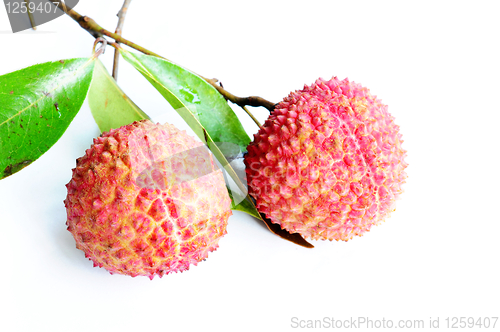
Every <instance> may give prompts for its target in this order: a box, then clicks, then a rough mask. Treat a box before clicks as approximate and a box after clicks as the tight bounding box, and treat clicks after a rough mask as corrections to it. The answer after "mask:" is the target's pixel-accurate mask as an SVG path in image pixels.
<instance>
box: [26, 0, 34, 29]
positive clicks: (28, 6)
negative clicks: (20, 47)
mask: <svg viewBox="0 0 500 332" xmlns="http://www.w3.org/2000/svg"><path fill="white" fill-rule="evenodd" d="M24 2H25V3H26V9H27V12H28V17H29V18H30V23H31V28H32V29H33V30H36V24H35V18H34V17H33V13H32V12H31V10H30V2H29V0H24Z"/></svg>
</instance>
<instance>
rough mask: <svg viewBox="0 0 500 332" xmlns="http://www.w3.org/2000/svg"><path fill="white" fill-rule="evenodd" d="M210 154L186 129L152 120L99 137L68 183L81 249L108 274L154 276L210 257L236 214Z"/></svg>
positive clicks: (71, 226)
mask: <svg viewBox="0 0 500 332" xmlns="http://www.w3.org/2000/svg"><path fill="white" fill-rule="evenodd" d="M200 146H201V148H200ZM207 151H208V150H206V149H205V148H204V147H203V144H202V143H200V142H197V141H195V140H194V139H193V138H192V137H190V136H188V135H187V134H186V133H185V132H184V131H180V130H178V129H177V128H175V127H174V126H172V125H169V124H165V125H160V124H154V123H152V122H151V121H149V120H143V121H140V122H134V123H132V124H130V125H126V126H123V127H121V128H118V129H112V130H110V131H109V132H106V133H103V134H102V135H101V136H100V137H98V138H96V139H94V144H93V145H92V146H91V148H90V149H88V150H87V151H86V153H85V155H84V156H83V157H81V158H79V159H77V166H76V168H75V169H73V176H72V179H71V181H70V182H69V183H68V184H67V185H66V187H67V189H68V195H67V198H66V200H65V201H64V203H65V206H66V210H67V222H66V224H67V226H68V230H69V231H70V232H71V233H72V234H73V236H74V238H75V241H76V247H77V248H78V249H81V250H83V251H84V252H85V256H86V257H88V258H89V259H90V260H92V261H93V262H94V266H99V267H103V268H105V269H106V270H108V271H109V272H110V273H111V274H113V273H117V274H124V275H130V276H132V277H135V276H139V275H143V276H148V277H149V278H150V279H153V277H154V276H155V275H158V276H160V277H161V276H163V275H165V274H168V273H170V272H178V271H180V272H182V271H185V270H187V269H188V268H189V266H190V264H193V265H197V263H198V262H200V261H202V260H204V259H205V258H207V256H208V253H209V252H211V251H214V250H216V249H217V247H218V241H219V239H220V238H221V237H222V236H223V235H224V234H226V226H227V219H228V218H229V216H230V215H231V214H232V213H231V210H230V204H231V201H230V198H229V195H228V193H227V189H226V186H225V183H224V178H223V176H222V172H221V170H220V169H216V168H215V166H214V163H213V160H212V159H211V157H210V155H209V154H208V152H207ZM207 159H208V160H207ZM207 165H208V166H207ZM207 167H208V168H209V170H208V171H207Z"/></svg>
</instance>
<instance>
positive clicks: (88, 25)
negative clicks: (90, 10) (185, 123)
mask: <svg viewBox="0 0 500 332" xmlns="http://www.w3.org/2000/svg"><path fill="white" fill-rule="evenodd" d="M49 1H50V2H52V3H54V4H56V5H57V6H58V7H59V9H61V10H62V11H64V12H65V13H66V14H67V15H68V16H70V17H71V18H72V19H73V20H74V21H76V22H78V24H80V26H81V27H82V28H83V29H84V30H86V31H87V32H88V33H90V34H91V35H92V36H94V37H95V38H98V37H102V36H103V35H104V36H108V37H110V38H113V39H114V40H115V41H116V42H117V43H121V44H124V45H127V46H128V47H131V48H133V49H135V50H137V51H139V52H142V53H144V54H147V55H152V56H155V57H158V58H162V59H165V58H164V57H162V56H161V55H159V54H156V53H154V52H152V51H150V50H148V49H146V48H144V47H142V46H139V45H137V44H135V43H133V42H131V41H129V40H127V39H125V38H123V37H122V36H120V35H119V34H116V33H113V32H110V31H108V30H106V29H104V28H103V27H101V26H100V25H99V24H97V23H96V21H94V20H93V19H91V18H90V17H88V16H83V15H80V14H78V13H77V12H76V11H74V10H73V9H68V8H67V7H66V5H65V4H64V2H62V1H56V0H49ZM200 77H201V78H203V79H204V80H205V81H207V82H208V83H210V84H211V85H212V86H213V87H214V88H215V89H217V91H219V93H220V94H221V95H223V96H224V98H226V99H227V100H229V101H231V102H232V103H235V104H237V105H239V106H242V107H243V106H263V107H265V108H267V109H268V110H269V112H272V111H273V110H274V106H275V104H274V103H272V102H270V101H268V100H265V99H264V98H261V97H256V96H250V97H246V98H242V97H237V96H235V95H233V94H232V93H230V92H229V91H227V90H225V89H224V88H223V87H221V86H220V85H218V84H217V80H215V79H208V78H205V77H203V76H200Z"/></svg>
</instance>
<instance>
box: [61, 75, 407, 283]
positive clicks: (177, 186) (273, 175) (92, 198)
mask: <svg viewBox="0 0 500 332" xmlns="http://www.w3.org/2000/svg"><path fill="white" fill-rule="evenodd" d="M401 143H402V139H401V134H400V133H399V127H398V126H397V125H395V124H394V118H393V117H392V116H391V115H390V114H389V113H388V111H387V106H386V105H384V104H382V103H381V101H380V100H379V99H377V98H376V97H375V96H373V95H371V94H370V92H369V90H368V89H366V88H364V87H362V86H360V85H359V84H355V83H353V82H349V81H348V80H347V79H345V80H342V81H341V80H338V79H337V78H333V79H331V80H329V81H325V80H322V79H319V80H317V81H316V82H315V83H314V84H313V85H311V86H309V87H308V86H305V87H304V89H302V90H300V91H295V92H292V93H290V95H289V96H288V97H286V98H285V99H284V100H283V101H282V102H281V103H279V104H278V105H276V107H275V109H274V111H273V112H272V113H271V115H270V116H269V118H268V119H267V121H266V122H265V123H264V125H263V126H262V127H261V128H260V130H259V132H258V133H257V134H256V135H255V139H254V141H253V142H252V143H250V145H249V146H248V148H247V150H248V153H246V154H245V157H244V158H245V166H246V175H247V183H248V189H249V194H250V195H251V196H252V197H253V198H254V199H255V201H256V206H257V209H258V210H259V212H260V213H262V214H264V215H265V216H266V217H267V218H269V219H270V220H271V221H272V222H273V223H276V224H279V225H280V226H281V228H283V229H285V230H287V231H288V232H290V233H300V234H301V235H302V236H304V237H306V238H311V239H314V240H317V239H322V240H334V239H335V240H344V241H347V240H349V239H350V238H352V237H353V236H354V235H358V236H359V235H362V234H363V233H364V232H366V231H369V230H370V228H371V227H372V226H373V225H376V224H378V223H380V222H381V221H382V220H384V219H385V218H386V217H387V216H388V215H389V214H390V213H391V212H392V211H393V210H394V209H395V206H394V203H395V200H396V199H397V198H398V196H399V195H400V194H401V192H402V189H401V185H402V184H403V183H404V182H405V179H406V173H405V171H404V170H405V168H406V166H407V164H406V162H405V161H404V157H405V155H406V151H405V150H403V149H402V147H401ZM207 151H208V150H206V149H205V148H204V146H203V144H202V143H201V142H198V141H196V140H195V139H193V138H192V137H190V136H188V135H187V134H186V133H185V132H183V131H180V130H178V129H177V128H175V127H174V126H172V125H169V124H165V125H160V124H154V123H152V122H151V121H148V120H145V121H140V122H134V123H132V124H129V125H126V126H123V127H121V128H118V129H113V130H110V131H109V132H106V133H104V134H103V135H102V136H100V137H98V138H96V139H95V140H94V144H93V145H92V147H91V148H90V149H88V150H87V151H86V154H85V155H84V156H83V157H82V158H79V159H78V160H77V167H76V168H75V169H74V170H73V177H72V179H71V181H70V182H69V183H68V185H67V188H68V196H67V198H66V200H65V205H66V209H67V216H68V220H67V225H68V230H69V231H70V232H71V233H72V234H73V236H74V238H75V240H76V246H77V248H79V249H82V250H83V251H84V252H85V255H86V257H88V258H89V259H91V260H92V261H93V262H94V266H100V267H104V268H105V269H107V270H108V271H109V272H111V273H118V274H125V275H131V276H138V275H144V276H149V277H150V278H151V279H152V278H153V277H154V276H155V275H159V276H160V277H161V276H163V275H165V274H168V273H170V272H177V271H185V270H187V269H188V268H189V266H190V265H191V264H194V265H196V264H197V263H198V262H200V261H202V260H204V259H205V258H207V256H208V253H209V252H211V251H214V250H215V249H216V248H217V247H218V242H219V239H220V238H221V237H222V236H223V235H224V234H226V226H227V220H228V218H229V216H230V215H231V214H232V213H231V200H230V198H229V195H228V192H227V188H226V185H225V182H224V177H223V174H222V171H221V170H220V169H218V167H217V166H216V164H215V163H214V161H213V159H212V157H211V155H210V154H209V153H207Z"/></svg>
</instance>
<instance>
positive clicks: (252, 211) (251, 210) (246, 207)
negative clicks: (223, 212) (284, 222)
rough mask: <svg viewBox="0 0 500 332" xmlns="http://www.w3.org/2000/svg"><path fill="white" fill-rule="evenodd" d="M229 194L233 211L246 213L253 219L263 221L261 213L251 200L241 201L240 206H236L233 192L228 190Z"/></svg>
mask: <svg viewBox="0 0 500 332" xmlns="http://www.w3.org/2000/svg"><path fill="white" fill-rule="evenodd" d="M227 192H228V193H229V197H230V198H231V203H233V204H231V210H237V211H241V212H245V213H247V214H249V215H251V216H252V217H255V218H257V219H262V218H261V216H260V214H259V211H257V209H256V208H255V205H254V204H253V203H252V202H251V201H250V200H249V199H244V200H243V201H241V202H240V203H239V204H234V198H233V193H232V190H231V189H229V188H227Z"/></svg>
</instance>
